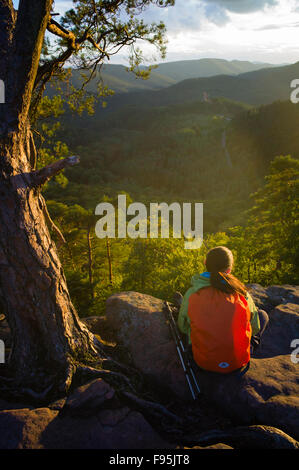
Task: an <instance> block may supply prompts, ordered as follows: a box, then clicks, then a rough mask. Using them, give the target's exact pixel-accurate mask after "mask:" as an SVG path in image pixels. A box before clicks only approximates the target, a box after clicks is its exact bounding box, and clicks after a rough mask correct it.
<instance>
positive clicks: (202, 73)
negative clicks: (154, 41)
mask: <svg viewBox="0 0 299 470" xmlns="http://www.w3.org/2000/svg"><path fill="white" fill-rule="evenodd" d="M271 67H274V65H272V64H266V63H265V64H263V63H260V64H257V63H252V62H248V61H240V60H232V61H228V60H224V59H199V60H183V61H177V62H166V63H161V64H158V65H157V68H155V69H153V70H152V72H151V75H150V78H149V79H148V80H142V79H140V78H139V79H137V78H136V76H135V75H134V74H133V73H132V72H128V71H127V68H126V67H125V66H123V65H117V64H116V65H115V64H106V65H104V66H103V68H102V71H101V72H99V73H98V77H96V78H95V79H93V80H92V81H91V82H90V84H89V85H88V87H87V89H88V90H89V91H96V83H97V78H99V76H100V74H101V77H102V78H103V82H104V85H105V86H107V87H108V88H110V89H112V90H114V91H115V92H116V93H129V92H132V91H133V92H134V91H145V90H158V89H162V88H166V87H169V86H171V85H175V84H176V83H178V82H181V81H183V80H187V79H193V78H207V77H212V76H218V75H223V74H224V75H238V74H240V73H246V72H252V71H257V70H260V69H263V68H271ZM143 69H146V67H143ZM73 82H74V84H78V83H79V72H78V71H73Z"/></svg>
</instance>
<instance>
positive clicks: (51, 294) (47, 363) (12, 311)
mask: <svg viewBox="0 0 299 470" xmlns="http://www.w3.org/2000/svg"><path fill="white" fill-rule="evenodd" d="M51 6H52V1H51V0H39V1H36V2H32V1H28V0H22V1H21V2H20V5H19V11H18V15H17V21H16V24H15V21H14V19H15V16H16V15H15V13H14V12H13V9H12V2H11V1H8V0H0V22H1V23H3V24H4V25H5V27H6V29H5V34H3V35H2V36H1V38H0V40H1V45H3V50H4V51H5V55H3V56H1V57H0V70H2V71H3V74H4V75H3V78H2V77H0V78H2V79H4V81H5V85H6V92H7V93H6V102H5V104H1V105H0V227H1V229H0V296H1V303H2V304H3V308H4V312H5V314H6V316H7V319H8V322H9V325H10V328H11V330H12V335H13V341H12V350H11V354H10V358H9V367H10V370H11V371H12V372H13V374H14V377H15V380H16V382H17V384H18V386H19V390H21V389H22V390H24V391H27V392H28V393H29V394H30V393H31V394H32V396H35V397H37V396H43V397H45V396H46V395H47V394H48V393H50V392H51V391H52V389H54V388H55V392H56V393H65V391H66V389H67V388H68V387H69V385H70V383H71V379H72V375H73V373H74V371H75V370H76V366H77V364H78V363H80V362H84V361H86V358H89V359H90V358H91V357H93V358H94V357H95V356H97V350H96V347H95V343H96V340H95V338H94V336H93V335H92V334H91V333H90V332H89V331H88V330H87V328H86V327H85V326H84V325H83V324H82V323H81V322H80V321H79V318H78V316H77V313H76V311H75V309H74V307H73V305H72V302H71V299H70V296H69V293H68V289H67V285H66V279H65V276H64V273H63V269H62V266H61V263H60V261H59V258H58V255H57V251H56V247H55V245H54V243H53V242H52V240H51V237H50V234H49V231H48V227H47V222H46V219H45V215H44V214H45V211H44V204H43V201H42V198H41V195H40V186H41V185H42V184H43V183H44V182H46V181H47V180H48V179H49V178H50V177H51V176H53V175H55V174H57V173H58V172H59V171H61V170H62V169H63V168H65V167H66V166H68V165H72V164H75V163H77V159H76V158H75V157H70V158H68V159H65V160H61V161H59V162H56V163H55V164H52V165H50V166H48V167H46V168H44V169H42V170H39V171H36V170H35V162H34V161H33V160H35V158H34V159H33V158H32V152H33V145H32V134H31V130H30V124H29V120H28V111H29V106H30V100H31V95H32V89H33V85H34V81H35V77H36V72H37V68H38V63H39V57H40V51H41V46H42V41H43V37H44V34H45V29H46V27H47V24H48V21H49V17H50V10H51ZM7 64H8V65H7Z"/></svg>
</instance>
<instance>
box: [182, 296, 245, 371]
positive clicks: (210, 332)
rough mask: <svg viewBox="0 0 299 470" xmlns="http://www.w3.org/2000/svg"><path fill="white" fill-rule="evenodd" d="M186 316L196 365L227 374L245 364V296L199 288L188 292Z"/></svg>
mask: <svg viewBox="0 0 299 470" xmlns="http://www.w3.org/2000/svg"><path fill="white" fill-rule="evenodd" d="M188 316H189V318H190V324H191V342H192V351H193V357H194V360H195V362H196V363H197V364H198V365H199V367H201V368H202V369H205V370H209V371H213V372H220V373H222V374H227V373H230V372H233V371H234V370H237V369H240V368H241V367H243V366H245V365H247V364H248V362H249V361H250V339H251V334H252V330H251V325H250V320H251V313H250V310H249V307H248V304H247V301H246V299H245V297H243V296H242V295H240V294H228V293H225V292H222V291H220V290H218V289H215V288H214V287H207V288H203V289H200V290H199V291H198V292H197V293H195V294H192V295H191V296H190V298H189V305H188Z"/></svg>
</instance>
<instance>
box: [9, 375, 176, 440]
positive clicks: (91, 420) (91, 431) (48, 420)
mask: <svg viewBox="0 0 299 470" xmlns="http://www.w3.org/2000/svg"><path fill="white" fill-rule="evenodd" d="M6 407H7V408H9V407H10V405H9V403H6ZM2 408H3V402H2ZM173 447H174V445H171V444H169V443H168V442H167V441H165V440H164V439H162V437H161V436H160V435H159V434H158V433H157V432H156V431H155V430H154V429H153V428H152V426H151V425H150V424H149V423H148V422H147V421H146V419H145V418H144V417H143V415H142V414H141V413H139V412H137V411H134V410H132V409H130V408H129V407H127V406H125V405H124V404H122V403H120V402H119V401H118V400H117V398H116V397H115V390H114V389H113V388H112V387H111V386H110V385H108V384H107V383H106V382H104V381H103V380H102V379H97V380H94V381H92V382H90V383H88V384H86V385H84V386H82V387H79V388H78V389H76V390H75V391H74V393H73V394H72V395H70V396H69V397H68V398H67V400H63V401H62V403H60V404H59V403H55V404H53V405H52V406H50V407H47V408H35V409H34V408H23V409H6V410H3V411H0V449H170V448H173Z"/></svg>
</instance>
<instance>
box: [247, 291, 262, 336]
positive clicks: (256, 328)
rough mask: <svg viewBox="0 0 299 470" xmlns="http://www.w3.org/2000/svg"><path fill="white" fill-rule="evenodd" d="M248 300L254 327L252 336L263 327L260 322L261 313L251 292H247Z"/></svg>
mask: <svg viewBox="0 0 299 470" xmlns="http://www.w3.org/2000/svg"><path fill="white" fill-rule="evenodd" d="M247 302H248V306H249V310H250V312H251V315H252V317H251V322H250V323H251V328H252V336H254V335H256V334H257V333H258V332H259V331H260V329H261V324H260V319H259V313H258V309H257V308H256V306H255V303H254V301H253V298H252V297H251V295H250V294H249V293H247Z"/></svg>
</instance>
